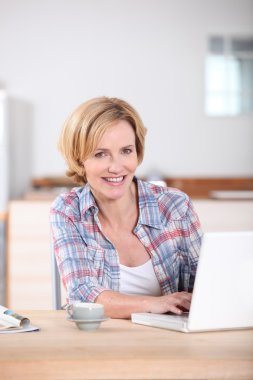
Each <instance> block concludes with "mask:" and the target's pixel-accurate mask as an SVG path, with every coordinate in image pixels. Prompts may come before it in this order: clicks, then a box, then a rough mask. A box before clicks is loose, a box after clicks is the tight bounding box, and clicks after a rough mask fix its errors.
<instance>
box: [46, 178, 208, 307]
mask: <svg viewBox="0 0 253 380" xmlns="http://www.w3.org/2000/svg"><path fill="white" fill-rule="evenodd" d="M134 181H136V183H137V188H138V205H139V218H138V222H137V225H136V227H135V229H134V231H133V233H134V234H135V235H136V236H137V238H138V239H139V240H140V241H141V242H142V244H143V245H144V247H145V248H146V250H147V252H148V253H149V255H150V257H151V260H152V264H153V268H154V271H155V274H156V276H157V279H158V282H159V284H160V287H161V291H162V294H169V293H174V292H177V291H189V292H191V291H192V289H193V285H194V279H195V274H196V268H197V264H198V256H199V250H200V245H201V237H202V231H201V228H200V223H199V219H198V216H197V214H196V213H195V211H194V209H193V206H192V202H191V200H190V199H189V197H188V196H187V195H186V194H184V193H183V192H181V191H179V190H177V189H173V188H165V187H160V186H156V185H154V184H150V183H148V182H144V181H141V180H139V179H137V178H134ZM98 212H99V210H98V207H97V205H96V201H95V199H94V197H93V194H92V192H91V190H90V187H89V184H86V185H85V186H84V187H75V188H73V189H72V190H71V191H70V192H68V193H65V194H61V195H60V196H58V197H57V198H56V200H55V201H54V203H53V205H52V207H51V211H50V220H51V229H52V236H53V246H54V252H55V255H56V260H57V264H58V268H59V271H60V275H61V278H62V281H63V284H64V286H65V288H66V290H67V298H68V299H67V301H68V302H69V303H71V302H73V301H77V300H79V301H83V302H94V301H95V299H96V297H97V296H98V295H99V294H100V293H101V292H103V291H104V290H113V291H119V285H120V266H119V257H118V254H117V251H116V249H115V248H114V246H113V245H112V243H111V242H110V241H109V240H107V239H106V237H105V236H104V235H103V232H102V230H101V224H100V222H99V218H98Z"/></svg>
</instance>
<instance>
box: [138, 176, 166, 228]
mask: <svg viewBox="0 0 253 380" xmlns="http://www.w3.org/2000/svg"><path fill="white" fill-rule="evenodd" d="M136 181H137V186H138V198H139V199H138V203H139V220H138V224H144V225H147V226H150V227H154V228H158V229H161V228H162V223H161V218H160V212H159V207H158V203H157V199H156V197H155V195H154V192H153V191H152V190H151V186H152V185H151V184H150V183H148V182H145V181H141V180H139V179H136Z"/></svg>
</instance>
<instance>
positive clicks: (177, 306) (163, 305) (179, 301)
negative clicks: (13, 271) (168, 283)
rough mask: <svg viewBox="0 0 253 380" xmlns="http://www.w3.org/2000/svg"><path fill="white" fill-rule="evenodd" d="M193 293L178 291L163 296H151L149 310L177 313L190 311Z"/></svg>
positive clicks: (151, 311) (152, 311)
mask: <svg viewBox="0 0 253 380" xmlns="http://www.w3.org/2000/svg"><path fill="white" fill-rule="evenodd" d="M191 299H192V294H191V293H187V292H177V293H172V294H167V295H165V296H161V297H149V299H148V300H147V302H148V311H149V312H150V313H158V314H163V313H168V312H171V313H175V314H179V315H180V314H182V312H183V311H188V310H189V309H190V305H191Z"/></svg>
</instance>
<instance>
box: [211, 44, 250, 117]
mask: <svg viewBox="0 0 253 380" xmlns="http://www.w3.org/2000/svg"><path fill="white" fill-rule="evenodd" d="M205 86H206V94H205V111H206V113H207V114H208V115H210V116H235V115H239V114H249V113H252V112H253V37H248V38H246V37H244V38H242V37H221V36H213V37H210V38H209V40H208V56H207V61H206V78H205Z"/></svg>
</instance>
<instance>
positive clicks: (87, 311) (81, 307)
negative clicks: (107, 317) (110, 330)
mask: <svg viewBox="0 0 253 380" xmlns="http://www.w3.org/2000/svg"><path fill="white" fill-rule="evenodd" d="M67 311H68V314H69V315H70V317H71V318H72V319H73V320H75V319H76V320H82V321H84V320H94V319H102V318H104V306H103V305H101V304H98V303H88V302H77V303H75V304H73V305H69V306H68V308H67Z"/></svg>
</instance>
